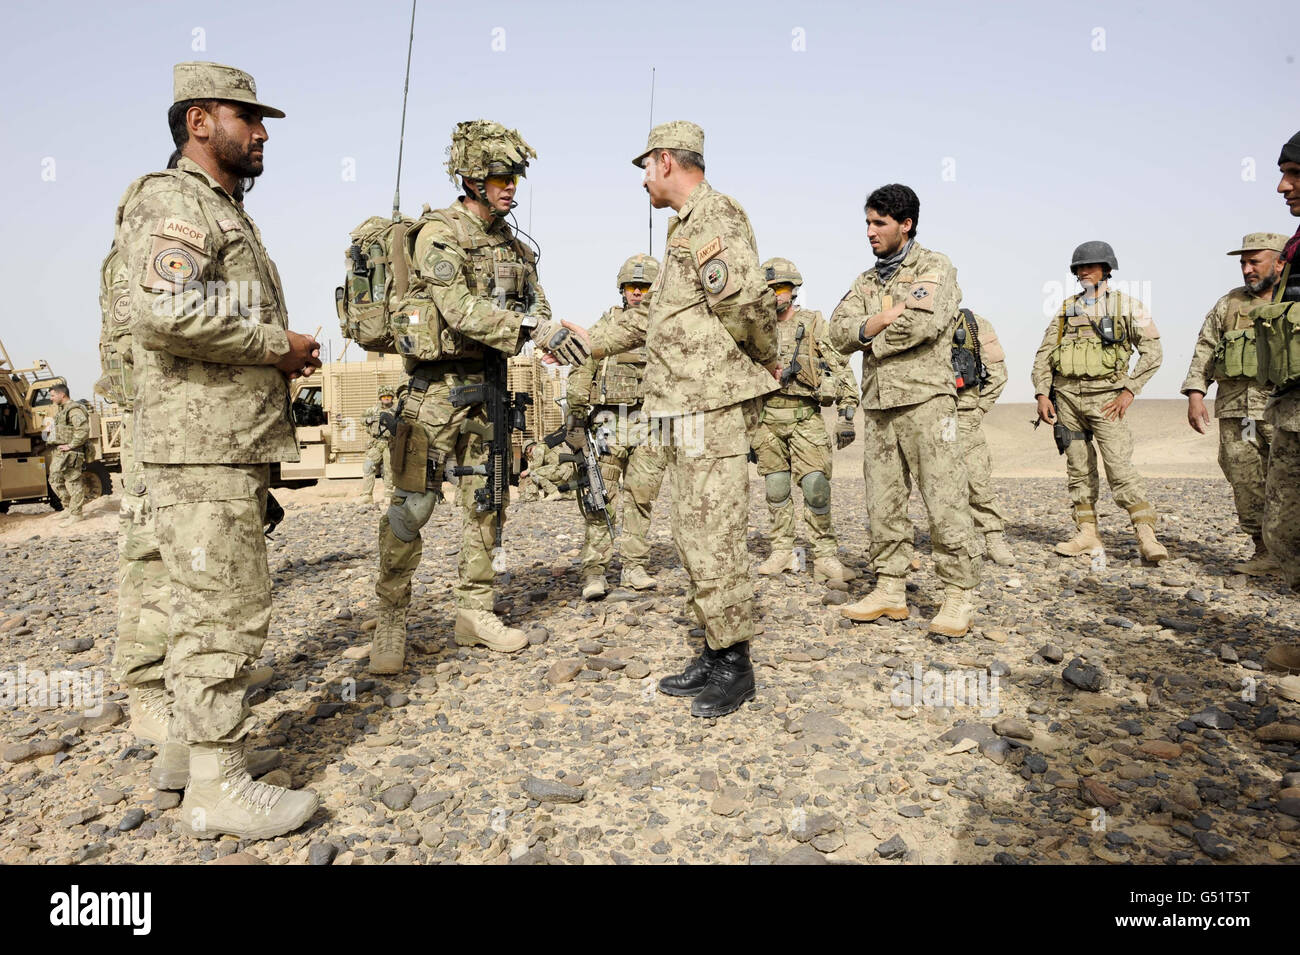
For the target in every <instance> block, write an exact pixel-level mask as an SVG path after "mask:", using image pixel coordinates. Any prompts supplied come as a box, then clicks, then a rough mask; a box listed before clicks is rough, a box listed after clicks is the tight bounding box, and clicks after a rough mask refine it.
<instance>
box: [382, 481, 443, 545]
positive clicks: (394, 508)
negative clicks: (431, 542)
mask: <svg viewBox="0 0 1300 955" xmlns="http://www.w3.org/2000/svg"><path fill="white" fill-rule="evenodd" d="M393 497H394V498H397V499H400V500H398V501H395V502H394V503H392V504H389V505H388V526H389V527H390V528H392V531H393V536H394V537H396V538H397V539H398V540H399V541H404V542H405V543H408V544H409V543H410V542H411V541H413V540H415V539H416V538H417V537H419V536H420V528H421V527H423V526H424V525H425V524H427V523H428V522H429V517H430V516H431V515H432V514H433V506H434V505H435V504H437V503H438V495H437V494H435V493H434V492H433V491H424V492H422V493H419V494H415V493H412V492H411V491H403V490H400V489H399V490H396V491H394V492H393Z"/></svg>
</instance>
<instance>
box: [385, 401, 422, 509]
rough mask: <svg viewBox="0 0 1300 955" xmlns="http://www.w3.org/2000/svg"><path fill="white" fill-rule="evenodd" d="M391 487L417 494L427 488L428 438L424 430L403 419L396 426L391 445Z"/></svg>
mask: <svg viewBox="0 0 1300 955" xmlns="http://www.w3.org/2000/svg"><path fill="white" fill-rule="evenodd" d="M391 452H392V461H393V473H392V475H391V479H392V482H393V485H394V486H395V487H397V488H399V489H401V490H403V491H409V492H411V493H414V494H419V493H421V492H423V491H424V490H426V488H427V487H428V469H427V467H426V464H427V462H428V460H429V436H428V434H427V433H426V432H425V430H424V428H423V427H422V426H420V425H418V424H415V423H413V422H410V421H407V420H406V419H405V418H403V419H402V421H401V422H399V423H398V425H397V432H396V433H395V434H394V435H393V440H392V445H391Z"/></svg>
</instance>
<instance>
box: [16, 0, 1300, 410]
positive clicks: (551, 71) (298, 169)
mask: <svg viewBox="0 0 1300 955" xmlns="http://www.w3.org/2000/svg"><path fill="white" fill-rule="evenodd" d="M7 7H8V9H7V10H6V17H5V21H6V24H5V25H6V28H7V29H6V31H5V39H4V41H3V42H4V44H5V47H6V50H5V57H4V62H5V66H6V70H5V74H6V77H7V78H8V81H9V84H10V89H9V94H8V95H7V96H5V97H4V99H3V103H0V141H2V142H3V143H4V147H3V150H2V151H0V183H3V188H4V196H3V208H4V209H5V213H6V214H5V216H4V224H3V230H2V231H0V282H2V283H3V287H5V288H6V289H9V290H11V294H10V299H9V302H8V304H7V305H6V306H5V308H4V312H3V318H2V319H0V324H2V327H3V333H2V334H3V338H4V341H5V344H6V345H7V346H8V348H9V351H10V354H11V355H12V356H13V358H14V359H15V361H17V362H19V363H20V364H26V363H28V362H29V361H30V360H31V359H33V358H36V357H43V358H46V359H48V360H49V361H50V362H51V363H52V364H53V365H54V367H55V368H56V370H58V371H59V372H60V373H62V374H65V375H67V376H68V377H69V379H70V380H71V382H72V385H73V393H74V394H76V395H79V396H83V397H88V396H89V395H90V386H91V384H92V383H93V381H94V379H95V378H96V377H98V356H97V339H98V329H99V315H98V304H97V282H98V266H99V263H100V260H101V259H102V257H103V255H104V253H105V251H106V250H107V247H108V244H109V241H110V239H111V236H112V218H113V210H114V207H115V205H116V202H117V200H118V198H119V197H120V195H121V194H122V192H123V190H124V189H125V187H126V185H127V184H128V183H129V182H130V181H131V180H132V179H133V178H135V177H136V176H138V175H140V174H142V173H144V172H146V171H149V170H152V169H156V168H159V167H161V166H162V164H163V163H164V162H165V160H166V158H167V155H168V153H169V152H170V150H171V142H170V139H169V136H168V132H167V128H166V119H165V114H166V110H167V107H168V105H170V103H171V66H172V64H173V63H175V62H177V61H180V60H189V59H209V60H215V61H218V62H223V63H229V64H232V65H235V66H239V67H240V68H243V69H246V70H248V71H249V72H251V73H252V74H253V75H254V77H255V78H256V80H257V84H258V90H259V93H260V95H261V96H262V98H263V100H264V101H266V102H268V103H271V104H273V105H276V106H279V107H281V108H282V109H284V110H285V111H286V112H287V113H288V117H287V118H286V119H283V120H272V121H269V122H268V128H269V130H270V133H271V139H270V141H269V143H268V145H267V151H266V172H265V174H264V175H263V176H262V178H261V180H260V181H259V182H258V184H257V187H256V189H255V190H254V191H253V192H252V193H251V194H250V196H249V199H248V207H249V210H250V212H251V213H252V215H253V216H254V218H255V219H256V220H257V222H258V224H259V226H260V227H261V229H262V233H263V236H264V238H265V239H266V242H267V246H268V248H269V250H270V252H271V255H272V256H273V257H274V258H275V259H276V261H277V263H278V264H279V267H280V271H281V274H282V275H283V278H284V282H285V288H286V295H287V298H288V302H289V306H290V314H291V320H292V325H293V327H295V328H296V329H298V330H300V331H304V332H311V331H313V330H314V329H315V328H316V326H317V325H324V326H325V330H324V332H323V333H322V334H323V336H324V337H326V338H330V339H332V340H333V341H334V348H335V354H337V352H338V349H339V348H340V347H341V340H340V339H339V336H338V331H337V322H336V320H335V317H334V307H333V290H334V287H335V286H336V285H337V284H339V282H340V279H341V272H342V268H343V248H344V246H345V244H346V241H347V233H348V231H349V230H350V229H351V228H352V227H353V226H354V225H356V224H357V223H358V222H360V221H361V220H362V219H364V218H365V217H367V216H369V215H374V214H384V213H386V212H387V211H388V209H389V207H390V205H391V200H392V192H393V173H394V168H395V165H396V150H397V130H398V120H399V116H400V111H401V88H402V70H403V67H404V65H405V64H404V57H405V49H406V36H407V17H408V15H409V12H410V6H409V4H408V3H405V2H402V0H397V2H389V0H371V2H367V3H356V2H349V3H343V2H334V0H330V2H322V3H311V4H306V3H303V4H293V3H276V2H269V0H266V2H258V3H251V2H243V0H238V2H225V3H220V4H216V3H214V4H204V5H197V4H193V5H192V4H176V3H164V2H134V3H111V4H110V3H89V2H76V3H67V2H51V3H47V4H44V5H36V4H31V5H24V6H21V7H19V6H16V5H14V4H8V5H7ZM1291 9H1292V8H1291V7H1290V6H1287V5H1283V4H1282V3H1280V2H1271V0H1262V2H1258V3H1253V4H1250V5H1248V6H1243V7H1240V8H1232V7H1229V6H1228V5H1226V4H1210V3H1153V2H1148V3H1115V2H1101V3H1096V2H1094V3H1070V4H1056V5H1047V4H1042V3H1002V4H973V3H958V2H931V3H926V2H919V3H907V4H902V3H899V4H894V5H889V6H886V5H884V4H871V5H870V8H867V7H866V6H864V5H861V4H856V3H812V4H792V3H770V2H759V3H730V4H710V3H703V2H694V3H678V2H656V3H647V4H632V5H621V6H618V7H616V8H615V7H611V8H601V7H596V6H594V5H588V4H578V3H550V2H532V3H522V2H507V3H497V4H492V5H487V4H484V5H470V4H465V5H453V4H447V3H434V2H430V0H421V3H420V8H419V13H418V15H417V21H416V37H415V62H414V66H413V68H412V75H411V96H410V106H409V111H408V116H407V134H406V137H407V138H406V163H405V170H404V173H403V180H402V196H403V209H404V211H405V212H407V213H408V214H418V213H419V210H420V206H421V205H422V204H423V203H425V202H429V203H432V204H433V205H434V206H435V207H437V206H441V205H445V204H446V203H447V202H448V201H449V200H450V199H451V198H452V197H453V195H454V194H455V193H454V190H453V188H452V186H451V185H450V183H449V182H448V180H447V178H446V176H445V174H444V172H443V169H442V163H443V161H444V149H445V146H446V144H447V140H448V136H449V134H450V131H451V129H452V128H453V127H454V125H455V123H456V122H457V121H458V120H462V119H472V118H478V117H485V118H490V119H495V120H498V121H500V122H503V123H505V124H506V125H508V126H512V127H517V128H518V129H519V130H520V131H521V133H522V134H523V135H524V136H525V138H526V139H528V141H529V142H530V143H532V145H533V146H534V147H535V148H536V149H537V151H538V153H539V159H538V160H537V161H535V162H534V163H533V166H532V168H531V170H530V174H529V177H528V179H527V180H526V181H525V183H524V185H523V186H521V189H520V193H519V200H520V208H519V210H518V212H519V219H520V223H521V224H522V225H523V226H524V227H525V228H527V227H528V220H529V216H530V208H531V217H532V232H533V234H534V236H536V238H537V239H538V241H539V242H540V243H541V246H542V249H543V258H542V263H541V272H542V282H543V284H544V286H545V287H546V290H547V293H548V296H549V297H550V300H551V302H552V305H553V306H554V307H555V309H556V311H557V313H559V314H560V315H562V316H564V317H567V318H571V319H574V320H576V321H578V322H580V323H583V324H588V325H589V324H591V323H592V322H593V321H594V320H595V319H596V318H597V317H598V316H599V315H600V313H601V312H602V311H603V310H604V309H605V308H607V307H608V306H609V305H611V304H613V303H614V302H615V301H616V294H615V292H614V288H613V285H614V275H615V272H616V270H617V268H618V265H619V263H620V262H621V261H622V260H623V258H625V257H626V256H627V255H630V254H632V253H634V252H640V251H645V248H646V201H645V194H644V193H643V192H642V190H641V187H640V174H639V172H638V171H637V170H635V169H634V168H633V167H632V166H631V164H630V162H629V160H630V158H631V157H632V156H633V155H635V154H636V153H638V152H639V151H640V150H641V149H642V147H643V144H644V142H645V135H646V131H647V127H648V119H649V102H648V98H649V79H650V68H651V66H652V65H653V66H655V67H656V68H657V88H656V96H655V119H656V120H657V121H664V120H668V119H690V120H694V121H696V122H698V123H700V124H701V125H703V127H704V128H705V131H706V137H707V138H706V143H705V154H706V160H707V163H708V167H709V171H708V176H709V180H710V182H711V183H712V184H713V186H714V187H715V188H717V189H719V190H721V191H723V192H726V193H729V194H731V195H733V196H735V197H736V198H737V199H738V200H739V201H740V202H741V203H742V204H743V205H744V207H745V208H746V210H747V211H748V212H749V215H750V218H751V219H752V221H753V224H754V229H755V233H756V235H757V237H758V244H759V254H760V255H761V256H763V257H764V258H766V257H769V256H774V255H781V256H785V257H788V258H791V259H793V260H794V261H795V262H796V264H797V265H798V266H799V267H800V269H801V270H802V271H803V274H804V277H805V280H806V284H805V286H804V290H803V295H802V296H801V302H802V303H803V304H804V305H805V306H807V307H811V308H819V309H822V310H823V311H824V312H826V313H827V314H828V315H829V312H830V310H831V309H832V308H834V306H835V303H836V302H837V301H838V300H839V298H840V297H841V296H842V295H843V293H844V292H845V290H846V289H847V288H848V286H849V284H850V282H851V281H852V279H853V277H854V276H855V275H857V274H858V273H859V272H861V271H862V270H863V269H865V268H867V267H869V266H870V264H871V261H872V257H871V253H870V249H869V248H868V246H867V244H866V235H865V228H864V225H863V217H862V202H863V199H864V197H865V195H866V193H867V192H868V191H869V190H870V189H872V188H873V187H875V186H877V185H880V184H882V183H885V182H893V181H898V182H905V183H907V184H909V185H911V186H912V187H913V188H915V189H916V190H917V192H918V193H919V194H920V197H921V217H920V223H919V229H920V234H919V237H918V238H919V241H920V242H921V243H922V244H924V245H926V246H928V247H930V248H934V249H937V250H939V251H942V252H944V253H945V254H947V255H948V256H949V257H950V258H951V259H952V261H953V262H954V264H955V265H956V266H957V268H958V272H959V279H960V282H961V286H962V289H963V291H964V293H965V304H967V305H968V306H970V307H972V308H974V309H975V310H976V311H978V312H981V313H982V314H985V315H987V316H988V317H989V318H990V319H991V320H992V321H993V322H994V323H995V324H996V326H997V328H998V330H999V333H1000V335H1001V337H1002V339H1003V340H1004V342H1005V343H1006V346H1007V351H1008V357H1009V364H1010V372H1011V384H1010V386H1009V387H1008V389H1007V392H1006V397H1007V398H1008V399H1011V400H1028V399H1029V398H1030V396H1031V392H1032V389H1031V388H1030V385H1029V368H1030V362H1031V360H1032V356H1033V351H1034V349H1035V348H1036V346H1037V344H1038V341H1039V340H1040V338H1041V336H1042V333H1043V329H1044V328H1045V327H1046V323H1047V320H1048V319H1047V318H1046V317H1045V315H1044V299H1045V298H1046V297H1049V296H1050V283H1057V285H1058V287H1066V288H1068V289H1069V290H1070V291H1073V290H1074V285H1073V279H1072V278H1071V276H1070V274H1069V271H1068V269H1067V263H1068V260H1069V255H1070V252H1071V250H1072V249H1073V248H1074V246H1075V245H1076V244H1078V243H1079V242H1081V241H1083V240H1086V239H1092V238H1104V239H1107V240H1108V241H1110V242H1111V243H1112V244H1113V245H1114V246H1115V248H1116V250H1117V253H1118V255H1119V260H1120V270H1119V272H1118V273H1116V278H1117V279H1124V280H1127V281H1129V282H1132V283H1136V284H1135V287H1134V288H1133V290H1134V291H1136V292H1137V293H1138V294H1140V295H1141V296H1142V297H1144V298H1147V299H1148V303H1149V305H1150V306H1151V309H1152V312H1153V314H1154V316H1155V318H1156V322H1157V324H1158V326H1159V327H1160V330H1161V332H1162V334H1163V337H1164V346H1165V364H1164V367H1163V368H1162V369H1161V371H1160V373H1159V374H1158V375H1157V376H1156V378H1155V379H1154V381H1153V382H1152V384H1151V386H1150V387H1149V388H1148V390H1147V392H1146V395H1148V396H1154V397H1172V396H1176V394H1177V390H1178V386H1179V384H1180V383H1181V381H1182V377H1183V375H1184V373H1185V372H1186V367H1187V361H1188V358H1189V356H1190V353H1191V344H1192V341H1193V339H1194V338H1195V334H1196V331H1197V329H1198V327H1199V325H1200V322H1201V320H1202V318H1203V317H1204V315H1205V312H1206V311H1207V310H1208V309H1209V307H1210V306H1211V305H1212V304H1213V302H1214V300H1215V299H1216V298H1217V297H1218V296H1219V295H1221V294H1222V293H1223V292H1225V291H1226V290H1227V289H1229V288H1231V287H1233V286H1235V285H1238V284H1240V273H1239V271H1238V268H1237V265H1236V262H1235V260H1234V259H1232V258H1229V257H1228V256H1226V255H1224V252H1226V251H1227V250H1228V249H1232V248H1235V247H1236V245H1237V242H1238V240H1239V239H1240V237H1241V236H1242V234H1243V233H1246V232H1251V231H1260V230H1268V231H1277V232H1286V233H1291V232H1293V231H1294V228H1295V226H1296V224H1297V223H1296V220H1294V219H1292V218H1290V216H1289V215H1288V214H1287V211H1286V207H1285V206H1284V205H1283V203H1282V201H1281V199H1280V198H1279V197H1278V196H1277V194H1276V193H1275V192H1274V191H1273V190H1274V186H1275V185H1276V180H1277V175H1276V160H1277V154H1278V151H1279V148H1280V146H1281V144H1282V142H1284V141H1285V140H1286V139H1287V138H1288V137H1289V136H1290V135H1291V134H1292V133H1294V132H1295V131H1296V129H1297V128H1300V109H1298V108H1297V104H1296V92H1295V91H1296V90H1297V89H1300V82H1298V81H1297V80H1298V76H1300V73H1298V70H1300V67H1298V66H1297V64H1296V62H1295V57H1296V55H1297V53H1300V51H1298V50H1297V47H1300V34H1297V31H1296V30H1295V29H1294V28H1293V26H1294V19H1293V14H1292V12H1291ZM496 28H501V29H503V30H504V35H502V34H500V33H495V34H494V30H495V29H496ZM196 30H197V31H201V33H199V34H197V36H198V37H200V38H201V40H202V42H203V43H204V44H205V45H206V49H203V50H197V51H196V50H195V49H193V45H194V44H195V43H196V42H198V41H197V40H196V33H195V31H196ZM796 31H802V33H798V32H796ZM1098 31H1104V32H1098ZM800 36H802V37H803V40H804V45H805V49H803V50H795V49H793V47H794V46H796V45H798V43H797V40H798V39H799V37H800ZM494 38H495V39H496V41H497V45H498V46H500V41H501V39H502V38H504V46H505V49H504V50H494V49H493V44H494ZM1098 47H1104V49H1098ZM51 159H52V160H53V167H52V169H53V176H54V178H53V181H47V180H46V178H43V176H48V175H49V172H50V169H51V167H50V163H49V160H51ZM1252 159H1253V160H1254V162H1255V164H1256V167H1257V168H1256V174H1257V178H1256V179H1255V181H1249V180H1246V179H1243V163H1248V162H1249V160H1252ZM347 160H354V161H355V170H356V178H355V181H344V179H343V170H344V165H345V162H346V161H347ZM666 217H667V213H666V212H660V213H656V214H655V249H654V252H655V255H656V256H659V255H660V253H661V252H662V243H663V237H664V223H665V222H666ZM1045 288H1047V289H1048V291H1047V292H1045Z"/></svg>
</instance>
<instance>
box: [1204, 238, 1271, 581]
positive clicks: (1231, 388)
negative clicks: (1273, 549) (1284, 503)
mask: <svg viewBox="0 0 1300 955" xmlns="http://www.w3.org/2000/svg"><path fill="white" fill-rule="evenodd" d="M1285 246H1286V236H1284V235H1281V234H1279V233H1276V232H1252V233H1251V234H1250V235H1248V236H1246V237H1245V238H1243V239H1242V240H1241V248H1239V249H1233V250H1232V251H1231V252H1229V253H1228V254H1229V255H1236V256H1240V263H1241V277H1242V280H1243V282H1244V283H1245V284H1244V285H1241V286H1240V287H1238V288H1235V289H1233V290H1232V291H1230V292H1228V293H1227V294H1226V295H1224V296H1223V297H1222V298H1220V299H1219V300H1218V301H1217V302H1215V303H1214V307H1213V308H1211V309H1210V311H1209V313H1208V314H1207V315H1206V316H1205V322H1204V323H1203V324H1202V325H1201V333H1200V335H1198V336H1197V338H1196V347H1195V348H1194V349H1193V351H1192V362H1191V365H1190V366H1189V367H1188V369H1187V378H1186V379H1185V380H1184V381H1183V387H1182V392H1183V394H1185V395H1186V396H1187V423H1188V424H1190V425H1191V426H1192V427H1193V428H1194V429H1195V430H1197V431H1199V432H1200V433H1201V434H1205V433H1206V432H1207V431H1208V430H1209V427H1210V412H1209V409H1207V408H1206V407H1205V396H1206V394H1207V393H1208V392H1209V390H1210V384H1211V383H1212V382H1215V383H1217V384H1218V386H1219V389H1218V391H1217V392H1216V393H1215V396H1214V416H1215V417H1216V418H1218V419H1219V467H1220V468H1221V469H1222V470H1223V476H1224V477H1226V478H1227V479H1228V484H1229V485H1231V487H1232V495H1233V499H1234V500H1235V502H1236V505H1237V520H1238V521H1240V522H1241V529H1242V530H1243V531H1244V532H1245V533H1246V534H1248V535H1250V539H1251V540H1252V541H1253V542H1254V545H1255V547H1254V554H1253V555H1252V556H1251V557H1250V559H1249V560H1246V561H1244V562H1243V563H1240V564H1237V565H1235V566H1234V567H1233V570H1235V571H1236V572H1237V573H1241V574H1252V575H1259V574H1267V573H1269V572H1271V571H1276V570H1277V569H1278V565H1277V561H1276V560H1274V559H1273V558H1272V557H1271V556H1269V553H1268V550H1267V548H1265V547H1264V530H1263V515H1264V478H1265V475H1266V474H1267V472H1268V452H1269V447H1270V445H1271V444H1272V440H1273V429H1272V427H1271V426H1269V425H1267V424H1265V423H1264V421H1263V417H1264V405H1265V404H1266V403H1267V401H1268V392H1267V391H1266V390H1265V389H1264V388H1263V387H1261V386H1260V384H1259V383H1258V381H1257V380H1256V373H1257V372H1258V370H1259V369H1258V363H1257V362H1256V349H1255V322H1254V319H1253V318H1252V316H1251V312H1252V311H1253V310H1254V308H1255V307H1256V306H1257V305H1261V304H1263V303H1266V302H1268V301H1270V300H1271V299H1272V298H1273V291H1274V289H1275V288H1276V287H1277V283H1278V279H1280V278H1281V277H1282V261H1281V255H1282V249H1283V248H1285Z"/></svg>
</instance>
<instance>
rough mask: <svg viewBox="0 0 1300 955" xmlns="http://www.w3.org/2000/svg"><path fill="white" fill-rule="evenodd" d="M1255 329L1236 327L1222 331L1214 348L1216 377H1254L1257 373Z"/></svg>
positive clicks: (1257, 355) (1257, 356) (1257, 354)
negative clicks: (1221, 335)
mask: <svg viewBox="0 0 1300 955" xmlns="http://www.w3.org/2000/svg"><path fill="white" fill-rule="evenodd" d="M1258 359H1259V353H1258V350H1257V348H1256V347H1255V329H1254V327H1253V326H1252V327H1251V328H1236V329H1233V330H1231V331H1227V332H1224V333H1223V337H1222V338H1220V339H1219V344H1218V345H1217V346H1215V349H1214V374H1215V377H1216V378H1254V377H1255V376H1256V375H1257V374H1259V360H1258Z"/></svg>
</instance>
